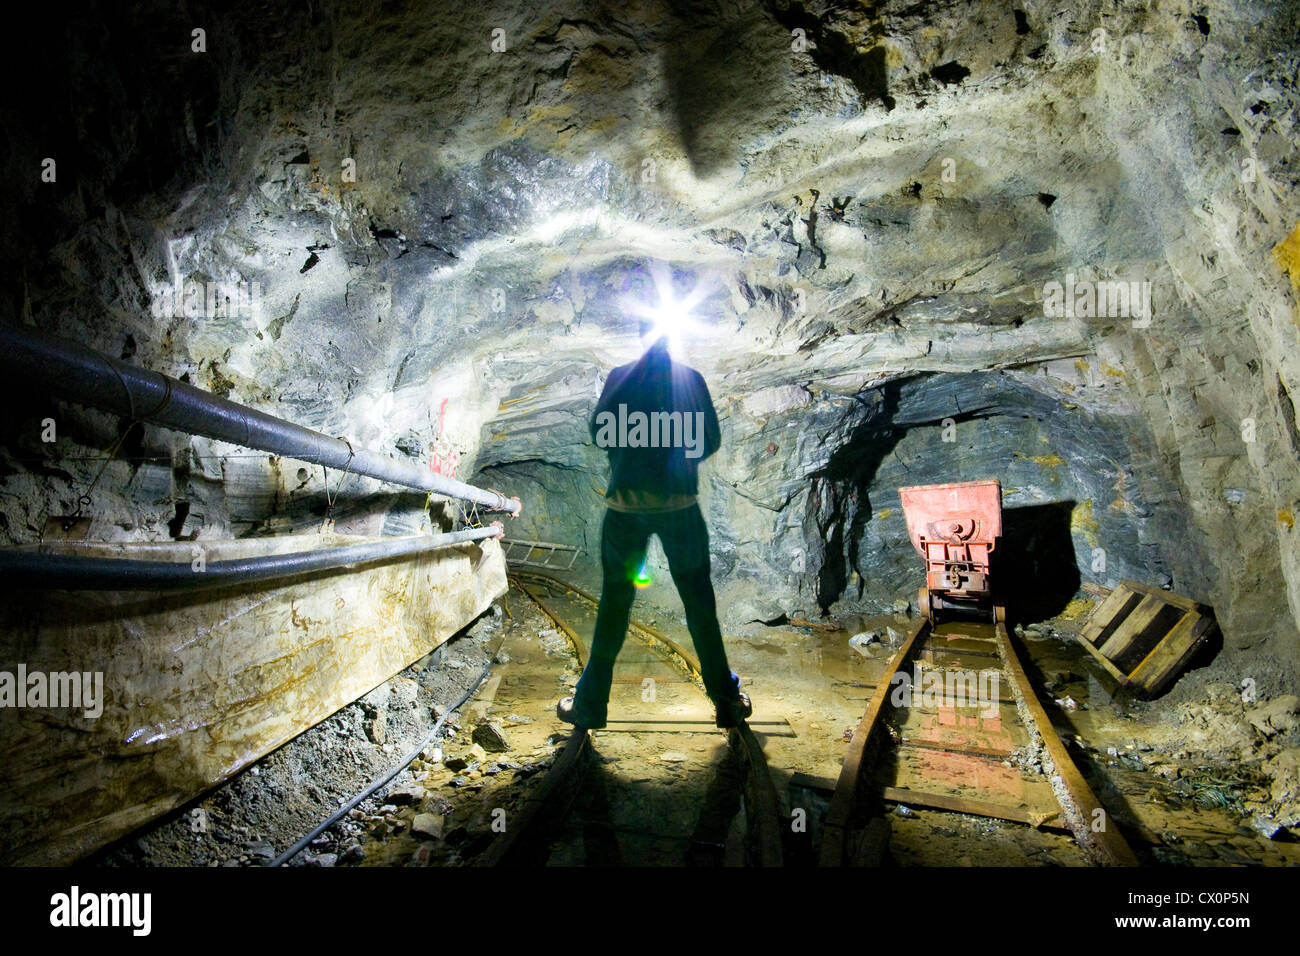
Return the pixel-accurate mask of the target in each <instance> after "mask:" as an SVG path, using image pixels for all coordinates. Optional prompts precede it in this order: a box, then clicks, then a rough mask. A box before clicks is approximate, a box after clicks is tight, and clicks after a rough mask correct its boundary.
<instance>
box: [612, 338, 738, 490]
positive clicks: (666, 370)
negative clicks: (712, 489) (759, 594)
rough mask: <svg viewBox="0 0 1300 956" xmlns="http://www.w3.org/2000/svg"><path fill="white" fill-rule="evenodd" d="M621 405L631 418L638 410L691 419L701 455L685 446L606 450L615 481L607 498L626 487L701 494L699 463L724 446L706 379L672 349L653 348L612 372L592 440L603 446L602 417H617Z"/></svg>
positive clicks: (697, 447) (697, 449) (615, 446)
mask: <svg viewBox="0 0 1300 956" xmlns="http://www.w3.org/2000/svg"><path fill="white" fill-rule="evenodd" d="M620 405H626V406H627V415H631V414H632V413H633V412H638V411H639V412H642V413H644V414H646V415H647V416H649V415H651V414H652V413H655V412H669V413H671V412H680V413H682V415H683V417H684V416H686V415H690V416H692V428H693V429H694V430H695V434H693V435H692V437H693V438H694V439H695V441H696V442H697V444H696V447H695V449H693V452H694V451H698V452H699V454H698V457H691V456H688V455H687V449H686V448H685V447H681V443H677V445H676V446H672V447H667V448H663V447H660V448H649V447H642V448H631V447H618V446H617V445H616V444H615V445H610V446H607V447H606V449H605V450H606V451H607V452H608V454H609V469H610V480H609V488H608V489H607V490H606V493H605V494H606V496H607V497H608V496H610V495H613V494H614V493H615V492H617V491H620V490H623V489H637V490H642V491H653V492H656V493H658V494H660V495H664V496H667V495H684V494H685V495H693V494H696V493H697V492H698V490H699V482H698V479H697V472H698V470H699V464H700V462H702V461H704V459H706V458H708V457H709V456H710V455H712V454H713V453H714V452H715V451H717V450H718V446H719V445H720V444H721V432H720V430H719V428H718V416H717V413H716V412H715V411H714V410H713V399H712V398H711V397H710V395H709V387H708V385H706V384H705V382H704V376H703V375H701V374H700V373H699V372H697V371H695V369H693V368H691V367H690V366H687V365H682V364H681V363H680V362H674V361H672V358H671V357H670V356H669V354H668V352H667V350H666V349H664V348H661V347H656V348H651V349H650V350H648V351H647V352H646V353H645V354H644V355H643V356H641V358H639V359H638V360H637V361H635V362H630V363H628V364H627V365H620V366H619V367H618V368H616V369H614V370H613V371H612V372H610V373H609V378H608V380H606V382H605V390H604V391H603V392H602V393H601V396H600V401H599V402H598V403H597V404H596V410H595V412H594V413H593V414H592V417H591V437H592V440H593V441H596V442H597V444H598V445H599V444H600V441H599V438H598V435H599V433H600V428H599V425H600V422H601V421H602V418H601V415H602V413H604V412H608V413H610V414H611V415H612V416H614V419H617V418H618V415H619V406H620ZM697 412H698V413H701V415H700V417H696V413H697ZM604 421H611V419H608V418H606V419H604ZM699 425H702V426H703V427H702V429H701V428H698V426H699Z"/></svg>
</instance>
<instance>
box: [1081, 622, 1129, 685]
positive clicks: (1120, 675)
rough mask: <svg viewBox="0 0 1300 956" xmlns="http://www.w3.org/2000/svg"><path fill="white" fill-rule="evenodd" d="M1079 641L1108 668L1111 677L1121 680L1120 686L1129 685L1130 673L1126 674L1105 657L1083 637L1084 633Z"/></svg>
mask: <svg viewBox="0 0 1300 956" xmlns="http://www.w3.org/2000/svg"><path fill="white" fill-rule="evenodd" d="M1079 643H1080V644H1082V645H1083V646H1084V647H1085V648H1086V649H1087V651H1088V653H1089V654H1091V655H1092V656H1093V657H1095V658H1097V660H1098V661H1099V662H1100V663H1101V666H1102V667H1104V668H1106V670H1107V671H1109V672H1110V676H1111V677H1113V678H1115V679H1116V680H1117V681H1119V682H1120V686H1123V687H1127V686H1128V675H1127V674H1125V673H1124V672H1123V671H1122V670H1120V669H1119V668H1118V667H1116V666H1115V665H1114V664H1112V663H1111V662H1110V661H1109V660H1108V659H1106V658H1105V657H1103V656H1102V653H1101V651H1099V650H1097V648H1095V647H1093V646H1092V645H1091V644H1089V643H1088V642H1087V641H1085V640H1084V639H1083V635H1080V636H1079Z"/></svg>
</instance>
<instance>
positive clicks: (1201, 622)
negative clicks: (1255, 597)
mask: <svg viewBox="0 0 1300 956" xmlns="http://www.w3.org/2000/svg"><path fill="white" fill-rule="evenodd" d="M1214 624H1215V621H1214V618H1213V617H1212V616H1210V615H1205V614H1200V613H1198V612H1196V611H1193V612H1191V613H1189V614H1186V615H1184V616H1183V619H1182V620H1181V621H1179V622H1178V624H1177V625H1176V626H1175V627H1174V629H1173V630H1172V631H1170V632H1169V633H1168V634H1166V635H1165V637H1164V640H1162V641H1161V642H1160V643H1159V644H1157V645H1156V646H1155V647H1154V648H1152V649H1151V653H1149V654H1148V655H1147V656H1146V657H1145V658H1144V659H1143V660H1142V662H1141V663H1140V664H1138V666H1137V667H1135V668H1133V671H1132V672H1131V673H1130V674H1129V680H1130V681H1132V682H1133V683H1134V684H1137V685H1138V686H1139V687H1141V688H1142V691H1143V693H1144V694H1146V695H1148V696H1150V695H1151V694H1155V693H1157V692H1158V691H1159V690H1160V688H1161V687H1163V686H1164V685H1165V684H1166V683H1168V681H1169V680H1170V678H1172V677H1173V676H1174V675H1175V674H1176V673H1178V671H1180V670H1181V669H1182V668H1183V666H1184V665H1185V664H1186V663H1187V662H1188V661H1189V660H1190V659H1191V658H1192V655H1194V654H1195V653H1196V649H1197V648H1198V647H1200V645H1201V644H1202V643H1203V642H1204V641H1205V639H1206V638H1207V637H1208V636H1209V635H1210V632H1211V631H1212V630H1213V628H1214Z"/></svg>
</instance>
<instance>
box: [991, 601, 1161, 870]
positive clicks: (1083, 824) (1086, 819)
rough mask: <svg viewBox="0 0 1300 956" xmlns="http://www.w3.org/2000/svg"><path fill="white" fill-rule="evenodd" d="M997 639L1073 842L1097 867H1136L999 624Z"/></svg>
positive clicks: (1126, 846)
mask: <svg viewBox="0 0 1300 956" xmlns="http://www.w3.org/2000/svg"><path fill="white" fill-rule="evenodd" d="M997 635H998V644H999V646H1000V647H1001V648H1002V653H1003V656H1004V659H1005V661H1006V668H1007V671H1008V672H1009V673H1010V674H1011V678H1012V686H1013V687H1015V688H1016V693H1017V694H1018V695H1019V696H1020V697H1021V700H1022V703H1023V705H1024V708H1025V711H1026V713H1027V714H1028V715H1029V718H1030V720H1031V721H1033V724H1034V726H1035V727H1036V728H1037V730H1038V735H1039V737H1041V738H1042V741H1043V746H1044V747H1046V748H1047V753H1048V756H1050V757H1051V758H1052V764H1053V765H1054V767H1055V769H1056V775H1057V776H1058V777H1059V778H1060V782H1061V788H1062V790H1063V791H1064V799H1062V801H1061V809H1062V810H1064V811H1065V819H1066V822H1067V823H1068V824H1069V825H1070V830H1071V831H1072V832H1073V833H1074V837H1075V839H1076V840H1078V841H1079V845H1080V846H1081V847H1083V850H1084V852H1085V853H1087V854H1088V856H1089V857H1090V858H1092V859H1093V860H1094V861H1095V862H1097V863H1101V864H1103V865H1108V866H1137V865H1138V860H1137V857H1136V856H1135V855H1134V854H1133V850H1132V849H1131V848H1130V847H1129V845H1128V843H1126V842H1125V840H1124V837H1123V835H1122V834H1121V833H1120V832H1119V827H1117V826H1116V825H1115V822H1114V820H1112V819H1111V817H1110V816H1109V814H1107V813H1106V810H1105V808H1103V807H1102V805H1101V803H1100V802H1099V801H1098V800H1097V797H1096V796H1095V795H1094V794H1093V792H1092V788H1091V787H1089V786H1088V781H1086V780H1084V779H1083V774H1082V773H1080V772H1079V768H1078V767H1076V766H1075V765H1074V761H1073V760H1072V759H1071V758H1070V754H1069V752H1068V751H1067V750H1066V749H1065V744H1064V742H1062V740H1061V738H1060V737H1059V736H1058V735H1057V733H1056V729H1055V728H1054V727H1053V726H1052V721H1051V719H1050V718H1049V717H1048V716H1047V712H1046V711H1045V710H1043V705H1042V704H1041V703H1039V700H1038V697H1037V695H1036V694H1035V693H1034V689H1033V686H1032V685H1031V684H1030V683H1029V678H1028V677H1027V676H1026V674H1025V669H1024V667H1022V666H1021V664H1020V658H1019V657H1018V656H1017V654H1016V651H1015V647H1014V646H1013V645H1012V643H1011V636H1010V635H1009V634H1007V631H1006V628H1005V627H1004V626H1003V625H1002V624H998V626H997ZM1060 796H1061V793H1060V792H1059V791H1058V797H1060ZM1098 820H1099V821H1101V823H1102V829H1101V830H1100V832H1098V831H1095V830H1093V824H1094V821H1098Z"/></svg>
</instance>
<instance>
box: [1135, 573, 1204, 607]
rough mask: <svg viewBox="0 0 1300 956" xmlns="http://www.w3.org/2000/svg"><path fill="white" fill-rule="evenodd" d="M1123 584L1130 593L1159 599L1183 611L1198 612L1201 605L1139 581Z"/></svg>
mask: <svg viewBox="0 0 1300 956" xmlns="http://www.w3.org/2000/svg"><path fill="white" fill-rule="evenodd" d="M1123 584H1124V586H1125V587H1126V588H1128V589H1129V590H1130V591H1134V592H1136V593H1138V594H1144V595H1146V596H1148V597H1155V598H1159V599H1160V600H1162V601H1164V602H1165V603H1166V604H1172V605H1173V606H1174V607H1180V608H1182V609H1183V610H1184V611H1197V610H1200V608H1201V605H1199V604H1197V603H1196V602H1195V601H1193V600H1192V599H1191V598H1189V597H1184V596H1183V595H1181V594H1175V593H1174V592H1173V591H1166V590H1164V589H1163V588H1155V587H1152V586H1151V585H1149V584H1143V583H1142V582H1141V581H1130V580H1128V579H1125V580H1124V582H1123Z"/></svg>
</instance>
